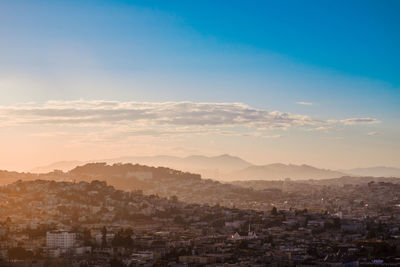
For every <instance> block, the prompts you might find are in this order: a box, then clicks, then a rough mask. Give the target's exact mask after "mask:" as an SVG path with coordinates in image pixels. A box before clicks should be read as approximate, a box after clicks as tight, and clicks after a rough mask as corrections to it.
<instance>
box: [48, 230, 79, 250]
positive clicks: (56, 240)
mask: <svg viewBox="0 0 400 267" xmlns="http://www.w3.org/2000/svg"><path fill="white" fill-rule="evenodd" d="M75 238H76V234H75V233H70V232H67V231H51V232H47V233H46V246H47V247H48V248H72V247H74V245H75Z"/></svg>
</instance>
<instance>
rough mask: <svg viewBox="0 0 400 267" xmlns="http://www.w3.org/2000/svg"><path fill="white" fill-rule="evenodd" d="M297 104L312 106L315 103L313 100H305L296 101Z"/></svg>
mask: <svg viewBox="0 0 400 267" xmlns="http://www.w3.org/2000/svg"><path fill="white" fill-rule="evenodd" d="M296 104H298V105H304V106H312V105H313V103H311V102H303V101H299V102H296Z"/></svg>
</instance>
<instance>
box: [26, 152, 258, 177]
mask: <svg viewBox="0 0 400 267" xmlns="http://www.w3.org/2000/svg"><path fill="white" fill-rule="evenodd" d="M93 162H106V163H108V164H114V163H133V164H142V165H149V166H167V167H169V168H173V169H179V170H184V171H190V172H194V173H199V174H201V175H202V176H203V177H209V178H214V179H218V178H220V177H221V176H222V175H223V174H226V173H229V172H232V171H237V170H240V169H243V168H246V167H248V166H251V165H252V164H251V163H249V162H247V161H245V160H243V159H241V158H239V157H234V156H230V155H226V154H224V155H219V156H215V157H206V156H201V155H192V156H188V157H185V158H180V157H173V156H165V155H160V156H153V157H120V158H111V159H103V160H98V161H87V162H83V161H60V162H55V163H52V164H49V165H46V166H41V167H37V168H34V169H32V170H31V171H30V172H33V173H48V172H51V171H53V170H62V171H69V170H71V169H73V168H75V167H76V166H79V165H84V164H87V163H93Z"/></svg>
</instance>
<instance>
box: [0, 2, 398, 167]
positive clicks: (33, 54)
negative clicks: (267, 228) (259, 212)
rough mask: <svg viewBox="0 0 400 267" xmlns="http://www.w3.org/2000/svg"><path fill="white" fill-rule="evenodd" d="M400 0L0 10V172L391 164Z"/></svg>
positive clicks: (5, 6)
mask: <svg viewBox="0 0 400 267" xmlns="http://www.w3.org/2000/svg"><path fill="white" fill-rule="evenodd" d="M399 12H400V2H399V1H385V0H382V1H366V0H364V1H311V0H307V1H255V0H254V1H235V0H230V1H228V0H226V1H224V0H221V1H207V0H202V1H196V0H193V1H173V0H171V1H161V0H160V1H155V0H147V1H118V0H116V1H101V0H96V1H94V0H93V1H85V0H84V1H74V0H72V1H71V0H70V1H41V0H38V1H23V0H21V1H7V0H3V1H0V149H1V150H2V153H0V169H9V170H29V169H31V168H34V167H37V166H41V165H46V164H48V163H52V162H55V161H61V160H94V159H104V158H112V157H121V156H151V155H160V154H162V155H174V156H182V157H183V156H188V155H193V154H200V155H207V156H214V155H219V154H225V153H227V154H231V155H235V156H239V157H242V158H244V159H246V160H248V161H250V162H253V163H255V164H268V163H274V162H282V163H293V164H310V165H314V166H317V167H322V168H331V169H345V168H355V167H369V166H393V167H400V119H399V115H400V74H399V70H400V49H399V47H400V17H399V16H398V14H399Z"/></svg>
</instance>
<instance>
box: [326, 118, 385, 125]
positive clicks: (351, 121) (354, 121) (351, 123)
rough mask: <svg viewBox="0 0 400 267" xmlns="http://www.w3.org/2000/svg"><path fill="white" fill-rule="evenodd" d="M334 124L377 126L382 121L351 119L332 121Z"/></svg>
mask: <svg viewBox="0 0 400 267" xmlns="http://www.w3.org/2000/svg"><path fill="white" fill-rule="evenodd" d="M331 122H333V123H343V124H344V125H355V124H376V123H380V122H381V121H380V120H377V119H375V118H350V119H344V120H338V121H331Z"/></svg>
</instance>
